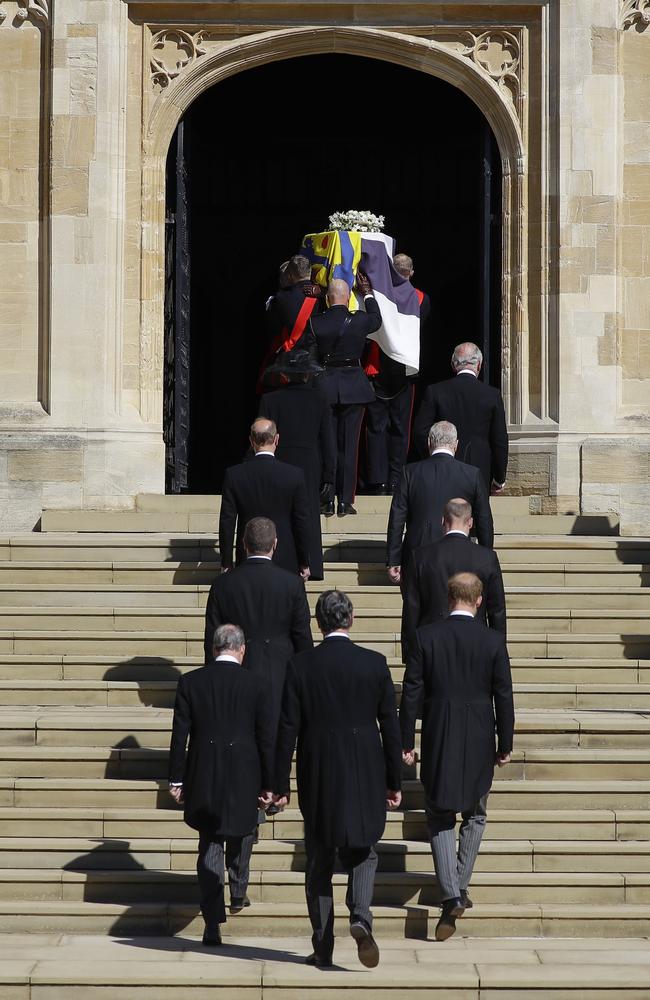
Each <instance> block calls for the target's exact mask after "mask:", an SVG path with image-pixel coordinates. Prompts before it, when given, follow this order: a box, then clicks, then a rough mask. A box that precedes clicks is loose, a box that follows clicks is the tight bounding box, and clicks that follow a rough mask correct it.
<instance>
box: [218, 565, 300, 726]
mask: <svg viewBox="0 0 650 1000" xmlns="http://www.w3.org/2000/svg"><path fill="white" fill-rule="evenodd" d="M225 624H231V625H239V627H240V628H241V629H243V630H244V635H245V636H246V657H245V659H244V666H245V667H247V668H248V669H249V670H250V671H251V672H252V673H254V674H257V676H258V677H260V678H261V680H262V681H263V682H264V683H265V685H266V686H267V689H268V692H269V702H270V705H271V710H272V713H271V714H272V716H273V719H274V723H275V725H277V722H278V718H279V715H280V704H281V701H282V688H283V686H284V676H285V672H286V669H287V663H288V662H289V660H290V659H291V657H292V656H293V655H294V653H299V652H302V650H304V649H311V648H312V647H313V645H314V643H313V639H312V635H311V628H310V613H309V605H308V604H307V597H306V595H305V586H304V584H303V582H302V580H301V579H300V577H299V576H298V575H297V574H296V573H288V572H287V571H286V570H284V569H280V567H279V566H275V565H274V564H273V563H272V562H271V561H270V560H269V559H263V558H256V557H255V556H253V557H251V558H249V559H247V560H246V562H243V563H242V564H241V565H240V566H238V567H237V568H236V569H234V570H232V571H231V572H230V573H225V574H223V575H222V576H219V577H217V579H216V580H215V581H214V583H213V584H212V586H211V587H210V594H209V596H208V604H207V608H206V612H205V640H204V649H205V661H206V663H209V662H210V660H211V659H212V641H213V638H214V630H215V629H216V628H217V627H218V626H219V625H225Z"/></svg>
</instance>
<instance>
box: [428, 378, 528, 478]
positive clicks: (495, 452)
mask: <svg viewBox="0 0 650 1000" xmlns="http://www.w3.org/2000/svg"><path fill="white" fill-rule="evenodd" d="M438 420H449V421H450V422H451V423H452V424H454V426H455V427H456V430H457V431H458V451H457V452H456V455H457V457H458V458H459V459H460V460H461V462H467V463H469V465H475V466H476V467H477V468H478V469H480V470H481V475H482V476H483V482H484V483H485V485H486V487H487V488H488V490H489V489H490V484H491V481H492V480H494V481H495V483H498V484H499V485H501V484H502V483H505V481H506V475H507V472H508V431H507V428H506V415H505V411H504V408H503V399H502V398H501V393H500V392H499V390H498V389H495V388H494V386H491V385H486V384H485V382H479V380H478V379H477V378H475V377H474V375H468V374H459V375H454V377H453V378H450V379H447V380H446V381H445V382H438V383H436V384H435V385H430V386H429V388H428V389H427V391H426V392H425V394H424V398H423V399H422V404H421V406H420V410H419V412H418V415H417V418H416V421H415V426H414V438H415V444H416V447H417V449H418V453H419V454H420V455H422V456H423V457H424V456H425V455H426V453H427V436H428V434H429V429H430V427H431V425H432V424H435V423H437V421H438Z"/></svg>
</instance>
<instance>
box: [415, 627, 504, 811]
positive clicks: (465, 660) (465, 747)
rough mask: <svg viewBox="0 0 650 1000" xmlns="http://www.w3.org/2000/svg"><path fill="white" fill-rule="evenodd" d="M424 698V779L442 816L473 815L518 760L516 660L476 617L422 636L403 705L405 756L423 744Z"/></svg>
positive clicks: (497, 635)
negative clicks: (500, 766) (507, 759)
mask: <svg viewBox="0 0 650 1000" xmlns="http://www.w3.org/2000/svg"><path fill="white" fill-rule="evenodd" d="M422 697H424V710H423V713H422V749H421V754H420V757H421V765H420V777H421V779H422V784H423V785H424V788H425V791H426V793H427V796H428V798H429V799H430V800H431V803H432V805H433V808H434V809H435V810H436V811H439V812H463V811H464V810H466V809H471V808H472V807H473V806H474V805H475V804H476V803H477V802H478V800H479V799H480V798H481V797H482V796H483V795H486V794H487V792H489V790H490V787H491V785H492V779H493V776H494V762H495V739H494V733H495V723H496V732H497V738H498V747H497V748H496V749H498V752H499V753H510V752H511V750H512V740H513V734H514V725H515V713H514V706H513V700H512V679H511V676H510V661H509V659H508V651H507V649H506V644H505V640H504V638H503V636H502V635H501V633H500V632H495V631H494V629H489V628H486V627H485V625H482V624H481V623H480V622H478V621H476V620H475V619H473V618H470V617H465V616H463V617H456V616H453V617H450V618H447V619H446V620H445V621H443V622H439V623H438V624H436V625H425V626H424V628H421V629H418V631H417V632H416V642H415V644H414V647H413V651H412V654H411V656H410V658H409V661H408V663H407V665H406V672H405V674H404V683H403V687H402V701H401V706H400V725H401V729H402V742H403V745H404V749H406V750H411V749H412V748H413V746H414V745H415V720H416V717H417V711H418V706H419V705H420V704H421V699H422Z"/></svg>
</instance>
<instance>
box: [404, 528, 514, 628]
mask: <svg viewBox="0 0 650 1000" xmlns="http://www.w3.org/2000/svg"><path fill="white" fill-rule="evenodd" d="M455 573H475V574H476V576H478V577H479V579H480V580H481V582H482V584H483V603H482V604H481V607H480V608H479V611H478V615H477V618H478V620H479V621H480V622H482V623H483V624H487V623H489V626H490V628H494V629H496V630H497V631H498V632H501V633H502V634H503V636H504V638H505V636H506V598H505V592H504V588H503V576H502V575H501V566H500V565H499V557H498V556H497V554H496V552H495V551H494V550H493V549H488V548H485V547H484V546H483V545H474V543H473V542H471V541H470V539H469V538H468V537H467V536H466V535H463V534H462V533H460V532H452V533H451V534H448V535H444V536H443V537H442V538H441V539H440V541H439V542H432V544H431V545H423V546H422V548H419V549H415V550H414V551H413V553H412V555H411V562H410V567H409V572H408V574H407V577H406V579H405V583H404V602H405V621H406V625H407V628H408V630H409V631H411V632H412V631H413V630H414V629H416V628H420V627H421V626H422V625H431V624H433V623H434V622H437V621H441V620H442V619H443V618H446V617H447V583H448V581H449V578H450V577H451V576H454V574H455Z"/></svg>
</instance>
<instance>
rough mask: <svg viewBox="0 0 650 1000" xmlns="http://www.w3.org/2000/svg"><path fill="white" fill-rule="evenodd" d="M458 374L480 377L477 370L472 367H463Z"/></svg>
mask: <svg viewBox="0 0 650 1000" xmlns="http://www.w3.org/2000/svg"><path fill="white" fill-rule="evenodd" d="M456 374H457V375H473V376H474V378H478V375H477V374H476V372H474V371H472V369H471V368H462V369H461V370H460V371H459V372H456Z"/></svg>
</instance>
